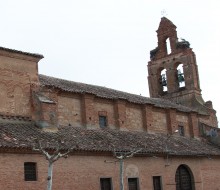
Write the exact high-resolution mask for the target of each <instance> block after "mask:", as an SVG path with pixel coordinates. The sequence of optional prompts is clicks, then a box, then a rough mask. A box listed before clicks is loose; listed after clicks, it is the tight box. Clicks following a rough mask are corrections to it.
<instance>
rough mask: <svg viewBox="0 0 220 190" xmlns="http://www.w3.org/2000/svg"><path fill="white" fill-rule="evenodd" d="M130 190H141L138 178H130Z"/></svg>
mask: <svg viewBox="0 0 220 190" xmlns="http://www.w3.org/2000/svg"><path fill="white" fill-rule="evenodd" d="M128 190H139V184H138V178H128Z"/></svg>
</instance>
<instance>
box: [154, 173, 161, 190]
mask: <svg viewBox="0 0 220 190" xmlns="http://www.w3.org/2000/svg"><path fill="white" fill-rule="evenodd" d="M153 183H154V190H162V188H161V176H153Z"/></svg>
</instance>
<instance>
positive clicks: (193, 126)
mask: <svg viewBox="0 0 220 190" xmlns="http://www.w3.org/2000/svg"><path fill="white" fill-rule="evenodd" d="M189 130H190V136H191V137H199V127H198V118H197V113H195V112H191V113H190V114H189Z"/></svg>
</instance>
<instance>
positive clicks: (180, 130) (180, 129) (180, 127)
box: [178, 125, 185, 136]
mask: <svg viewBox="0 0 220 190" xmlns="http://www.w3.org/2000/svg"><path fill="white" fill-rule="evenodd" d="M178 132H179V135H180V136H184V135H185V134H184V127H183V126H181V125H179V126H178Z"/></svg>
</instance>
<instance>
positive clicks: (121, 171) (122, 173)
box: [119, 159, 124, 190]
mask: <svg viewBox="0 0 220 190" xmlns="http://www.w3.org/2000/svg"><path fill="white" fill-rule="evenodd" d="M123 161H124V160H123V159H120V160H119V164H120V190H124V162H123Z"/></svg>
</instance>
